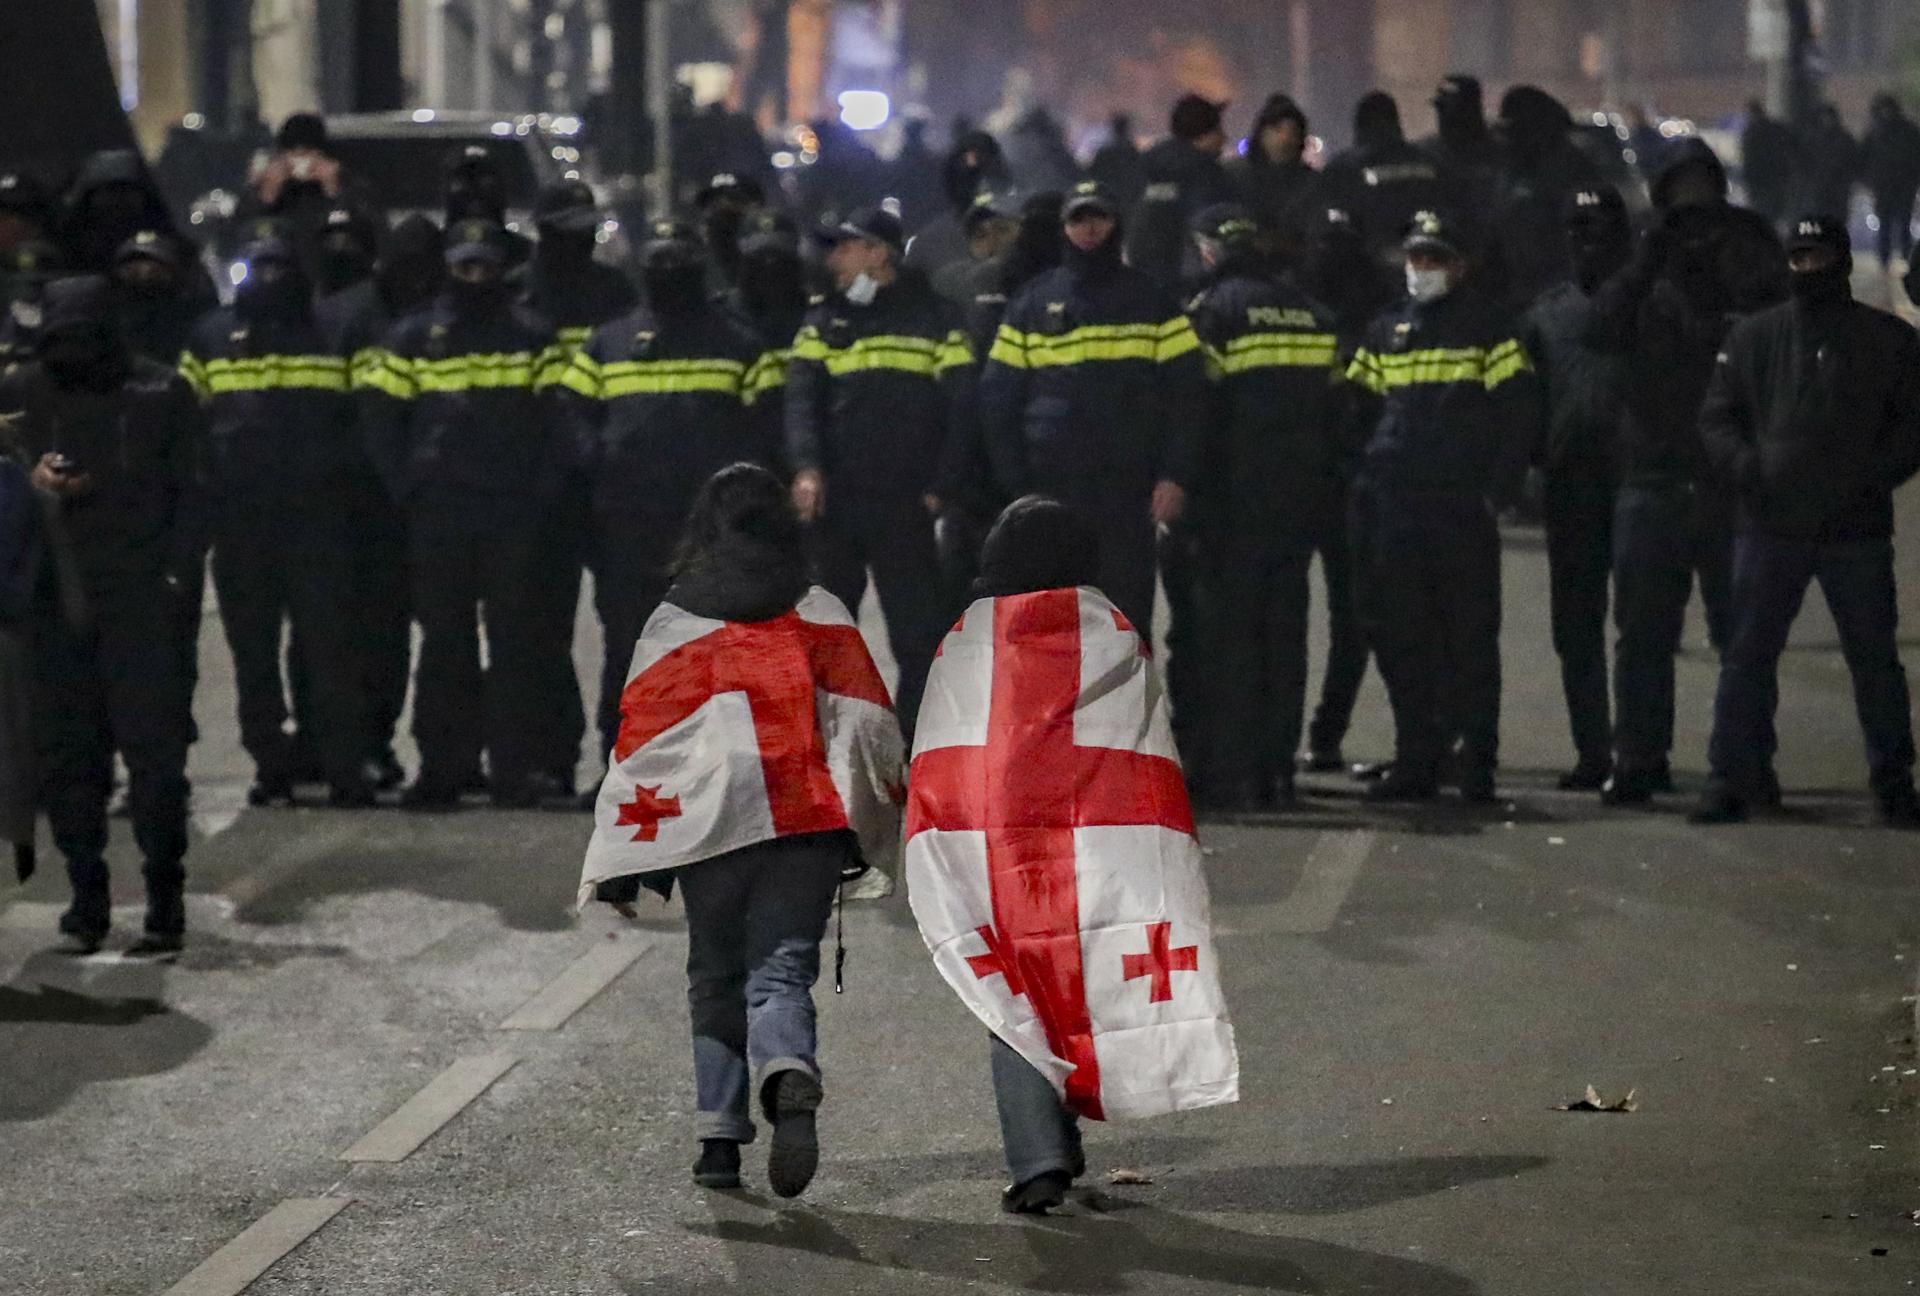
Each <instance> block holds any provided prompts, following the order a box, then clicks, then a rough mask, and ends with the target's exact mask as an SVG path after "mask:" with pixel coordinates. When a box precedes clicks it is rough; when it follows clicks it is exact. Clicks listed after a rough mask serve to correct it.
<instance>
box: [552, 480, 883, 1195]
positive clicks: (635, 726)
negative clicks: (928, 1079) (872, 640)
mask: <svg viewBox="0 0 1920 1296" xmlns="http://www.w3.org/2000/svg"><path fill="white" fill-rule="evenodd" d="M672 581H673V583H672V585H671V586H670V587H669V588H668V590H667V594H666V600H665V602H663V603H661V605H660V607H659V609H658V610H657V611H656V612H654V614H653V615H652V617H651V618H649V620H648V622H647V626H646V630H645V633H644V634H643V635H642V637H641V639H640V642H639V643H638V645H637V646H636V647H635V649H634V653H633V657H632V661H633V663H634V673H633V676H632V678H631V679H630V680H628V681H627V684H626V687H625V689H624V690H623V692H622V694H621V698H620V711H621V719H620V730H619V736H618V740H617V742H616V743H615V745H614V749H613V759H612V763H611V765H610V767H609V769H608V770H607V777H606V779H605V781H604V783H603V784H602V786H601V789H600V796H599V798H598V805H597V808H596V812H595V821H596V822H595V830H594V836H593V840H592V842H591V844H590V845H589V846H588V848H587V856H586V861H585V864H584V866H583V868H582V871H581V892H580V894H581V900H582V902H585V901H586V900H587V899H589V898H597V899H599V900H602V901H605V902H607V903H610V904H613V905H615V906H616V907H617V908H620V909H623V910H624V911H626V912H629V913H630V912H631V905H632V901H633V900H634V899H635V898H637V896H638V893H639V890H640V888H641V887H643V886H644V887H646V888H648V889H649V890H652V891H655V892H656V893H659V894H662V895H667V894H670V893H671V891H672V888H673V887H674V886H675V885H678V886H679V888H680V890H681V893H682V896H683V898H684V900H685V906H686V913H687V939H688V950H687V1002H688V1007H689V1009H690V1015H691V1017H692V1027H693V1074H694V1095H695V1097H694V1108H695V1115H694V1134H695V1137H697V1138H698V1139H699V1140H700V1149H701V1150H700V1157H699V1160H698V1161H697V1162H696V1163H695V1164H694V1167H693V1178H694V1182H695V1183H697V1184H699V1185H700V1186H701V1187H703V1188H712V1189H734V1188H738V1187H740V1169H741V1166H740V1160H741V1158H740V1148H741V1145H742V1144H745V1143H751V1142H752V1141H753V1139H754V1135H755V1129H754V1120H753V1113H754V1109H755V1108H758V1110H759V1112H760V1113H761V1115H763V1116H764V1117H765V1119H766V1120H767V1122H768V1123H769V1124H770V1125H771V1126H772V1127H773V1139H772V1144H773V1145H772V1148H771V1149H770V1150H769V1152H768V1155H767V1183H768V1186H769V1187H770V1188H771V1189H772V1190H773V1192H774V1194H775V1195H776V1196H779V1197H797V1196H799V1195H800V1194H801V1193H803V1192H805V1191H806V1188H807V1185H808V1184H809V1183H810V1182H812V1180H813V1176H814V1173H815V1171H816V1169H817V1167H818V1166H819V1163H820V1139H819V1131H818V1127H817V1120H816V1113H817V1112H818V1111H819V1109H820V1106H821V1103H822V1100H823V1097H824V1091H823V1088H822V1084H821V1074H820V1064H819V1061H818V1060H817V1053H818V1047H819V1045H818V1040H817V1038H816V1031H815V1025H814V1005H813V985H814V982H815V981H816V980H818V979H819V976H820V944H821V940H822V938H823V937H824V936H825V934H826V926H827V918H828V916H829V914H830V913H831V912H832V909H833V902H834V894H835V892H836V891H837V890H838V889H839V888H840V887H841V885H842V884H843V882H845V881H848V880H851V879H853V878H857V877H859V876H860V875H862V874H864V873H866V872H867V871H868V869H869V868H872V869H874V870H877V871H878V872H879V873H880V874H881V875H882V876H883V877H890V876H891V872H892V870H893V868H894V865H895V861H896V860H897V857H898V851H899V840H900V811H899V796H900V788H901V786H902V784H903V783H904V780H905V777H906V769H905V764H904V761H903V760H902V752H901V740H900V730H899V726H898V724H897V722H896V721H895V719H894V716H893V712H892V709H891V707H890V706H889V704H888V699H887V690H886V686H885V685H884V684H882V683H881V681H880V672H879V671H878V670H877V669H876V668H875V667H874V664H873V659H872V657H871V656H869V655H868V653H867V649H866V645H865V643H864V642H863V641H862V640H861V638H860V633H859V630H858V628H857V627H856V626H855V625H854V623H853V618H852V617H851V616H850V615H849V614H848V612H847V610H846V608H845V607H844V606H843V605H841V604H840V603H839V602H837V601H836V600H835V599H834V598H833V596H832V595H830V594H828V593H827V592H826V591H825V590H822V589H818V588H814V589H811V590H810V589H809V588H808V583H807V560H806V544H805V539H804V536H803V534H802V531H801V528H800V524H799V521H798V519H797V518H796V517H795V516H794V513H793V509H792V506H791V505H790V504H789V502H788V499H787V491H786V488H785V487H784V486H783V485H782V484H781V482H780V480H779V478H777V477H775V476H774V475H773V474H772V473H769V472H768V471H766V469H764V468H760V467H757V466H754V465H750V464H735V465H733V466H732V467H730V468H725V469H722V470H721V471H720V472H719V473H717V474H716V475H715V476H714V477H713V478H712V479H711V480H709V481H708V482H707V483H706V484H705V485H703V486H702V487H701V488H700V490H699V493H698V494H697V495H696V496H695V497H694V501H693V507H692V510H691V512H690V513H689V515H688V518H687V522H686V528H685V531H684V533H683V535H682V538H681V542H680V548H679V551H678V553H677V555H676V557H675V559H674V563H673V570H672ZM743 695H744V696H743ZM747 697H750V698H752V699H753V701H752V705H751V712H749V708H748V704H747V702H746V701H745V698H747ZM635 825H639V828H638V830H637V831H636V827H635Z"/></svg>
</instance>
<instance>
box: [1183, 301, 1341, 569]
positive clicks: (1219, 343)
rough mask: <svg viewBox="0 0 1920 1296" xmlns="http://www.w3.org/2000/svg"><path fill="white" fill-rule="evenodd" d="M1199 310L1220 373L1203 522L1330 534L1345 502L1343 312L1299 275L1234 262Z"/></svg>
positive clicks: (1252, 536) (1245, 529)
mask: <svg viewBox="0 0 1920 1296" xmlns="http://www.w3.org/2000/svg"><path fill="white" fill-rule="evenodd" d="M1188 311H1189V313H1190V314H1191V315H1192V317H1193V327H1194V331H1195V332H1196V333H1198V334H1199V335H1200V341H1201V343H1202V344H1203V346H1204V347H1205V348H1206V356H1207V371H1208V375H1209V377H1210V378H1211V379H1212V380H1213V416H1212V418H1211V419H1210V420H1209V423H1208V432H1209V436H1208V445H1207V450H1206V453H1205V456H1204V461H1205V465H1206V467H1205V476H1204V478H1203V482H1202V485H1201V488H1200V491H1199V497H1198V501H1197V507H1198V509H1199V512H1200V517H1201V524H1202V525H1203V526H1207V527H1209V528H1210V529H1214V530H1218V531H1222V532H1224V533H1225V534H1227V535H1228V536H1230V537H1231V538H1232V539H1233V540H1234V541H1237V542H1238V543H1239V544H1241V545H1257V544H1258V543H1259V541H1260V539H1261V538H1262V537H1265V536H1271V535H1275V534H1280V535H1315V534H1318V533H1320V532H1321V531H1323V530H1324V529H1325V528H1326V527H1327V526H1329V525H1330V524H1332V523H1333V522H1334V521H1336V520H1337V519H1338V518H1339V517H1340V516H1341V514H1342V510H1343V508H1344V503H1345V501H1344V494H1345V489H1344V483H1343V479H1342V476H1341V462H1342V458H1343V455H1342V446H1341V442H1342V440H1343V438H1344V436H1345V427H1344V426H1343V416H1344V415H1345V413H1346V410H1345V405H1344V396H1343V393H1342V391H1341V390H1340V370H1339V368H1338V358H1337V357H1338V347H1339V343H1338V339H1337V338H1336V337H1335V335H1334V325H1333V319H1332V317H1331V316H1330V315H1329V314H1328V313H1327V312H1326V311H1325V310H1324V309H1323V308H1321V307H1320V306H1319V305H1317V304H1316V303H1315V302H1314V301H1313V300H1312V299H1311V298H1309V297H1308V296H1307V295H1306V294H1305V293H1303V292H1301V291H1300V290H1299V289H1298V288H1297V287H1295V286H1294V285H1293V284H1292V283H1291V282H1290V281H1287V280H1281V279H1275V278H1272V277H1270V276H1267V275H1264V274H1260V273H1258V272H1257V271H1256V270H1254V269H1253V268H1252V267H1244V266H1236V265H1233V264H1231V263H1230V264H1229V265H1227V266H1226V267H1224V268H1223V269H1222V271H1221V273H1220V274H1219V275H1218V276H1217V277H1216V278H1215V280H1214V282H1213V283H1212V284H1211V285H1210V286H1209V287H1207V288H1206V289H1205V290H1204V291H1203V292H1201V294H1200V295H1199V296H1198V297H1197V298H1195V299H1194V301H1193V302H1192V303H1191V304H1190V305H1189V307H1188Z"/></svg>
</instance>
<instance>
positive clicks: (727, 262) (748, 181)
mask: <svg viewBox="0 0 1920 1296" xmlns="http://www.w3.org/2000/svg"><path fill="white" fill-rule="evenodd" d="M589 192H591V191H589ZM766 205H767V194H766V190H764V189H762V188H761V187H760V182H759V181H758V180H755V179H754V178H753V177H752V176H739V175H735V174H733V173H732V172H731V171H722V172H721V173H720V174H719V175H716V176H715V177H713V179H711V180H709V181H708V182H707V184H706V186H705V187H704V188H703V189H701V190H700V192H699V193H697V194H695V195H694V196H693V207H694V210H695V211H696V212H698V213H699V215H700V237H701V238H702V239H703V240H705V242H706V245H707V263H708V265H709V266H710V267H712V269H711V278H712V284H713V287H714V290H715V291H716V292H725V291H726V290H727V289H728V288H730V287H732V286H733V285H734V284H735V283H737V282H738V281H739V277H740V240H741V238H742V236H743V235H744V234H745V232H746V227H747V222H748V221H749V220H750V219H751V218H752V217H753V216H755V215H756V214H758V213H759V212H761V211H763V210H764V209H765V208H766Z"/></svg>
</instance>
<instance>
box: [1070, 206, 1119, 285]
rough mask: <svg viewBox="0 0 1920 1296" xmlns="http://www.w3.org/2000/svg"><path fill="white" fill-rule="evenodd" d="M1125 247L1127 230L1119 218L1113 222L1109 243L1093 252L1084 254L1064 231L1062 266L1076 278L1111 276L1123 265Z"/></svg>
mask: <svg viewBox="0 0 1920 1296" xmlns="http://www.w3.org/2000/svg"><path fill="white" fill-rule="evenodd" d="M1125 247H1126V229H1125V228H1124V227H1123V226H1122V225H1121V223H1120V221H1119V219H1118V218H1115V220H1114V222H1113V233H1111V234H1109V235H1107V241H1106V242H1104V243H1102V244H1100V246H1098V247H1096V248H1094V249H1093V250H1092V251H1091V252H1082V251H1081V250H1080V249H1079V248H1077V247H1075V246H1074V244H1073V240H1072V239H1070V238H1068V237H1067V236H1066V232H1065V231H1064V230H1063V231H1062V232H1061V234H1060V264H1061V265H1063V266H1065V267H1066V268H1067V269H1068V270H1069V271H1071V272H1072V273H1073V274H1074V276H1075V277H1076V278H1085V277H1088V276H1094V275H1104V274H1111V273H1112V272H1113V271H1115V270H1118V269H1119V268H1120V267H1121V265H1122V264H1123V262H1122V258H1121V253H1122V251H1123V250H1124V249H1125Z"/></svg>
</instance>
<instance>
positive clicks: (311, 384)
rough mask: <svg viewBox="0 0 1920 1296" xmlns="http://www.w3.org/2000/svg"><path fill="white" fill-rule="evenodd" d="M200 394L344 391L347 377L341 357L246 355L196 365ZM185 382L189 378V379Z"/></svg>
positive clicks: (346, 370)
mask: <svg viewBox="0 0 1920 1296" xmlns="http://www.w3.org/2000/svg"><path fill="white" fill-rule="evenodd" d="M198 363H199V364H200V374H201V381H202V382H203V383H204V388H203V390H204V392H205V393H206V394H208V395H212V396H225V395H228V394H230V393H232V392H257V391H335V392H343V391H346V390H347V388H348V386H349V381H350V374H349V366H348V361H347V360H346V359H345V357H343V356H316V355H291V356H249V357H247V358H245V359H238V360H229V359H220V358H216V359H212V360H207V361H201V362H198ZM188 381H189V382H192V381H193V378H192V377H191V376H189V378H188Z"/></svg>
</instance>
